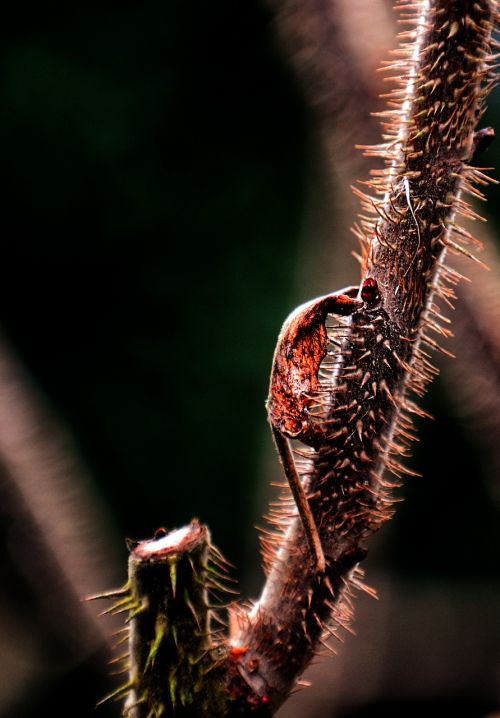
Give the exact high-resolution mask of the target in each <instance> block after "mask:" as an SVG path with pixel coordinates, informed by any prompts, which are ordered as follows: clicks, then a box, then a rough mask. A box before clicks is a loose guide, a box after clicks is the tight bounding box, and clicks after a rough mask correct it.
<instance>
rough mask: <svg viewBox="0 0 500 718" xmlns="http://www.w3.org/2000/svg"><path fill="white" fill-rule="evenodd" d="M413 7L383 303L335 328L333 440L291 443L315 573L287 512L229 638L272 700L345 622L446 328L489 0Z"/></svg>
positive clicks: (365, 231) (379, 236)
mask: <svg viewBox="0 0 500 718" xmlns="http://www.w3.org/2000/svg"><path fill="white" fill-rule="evenodd" d="M411 7H414V6H411ZM418 10H419V14H418V15H417V16H414V17H411V18H409V19H410V20H411V21H413V22H414V23H416V30H414V31H412V32H410V33H409V34H408V35H407V39H409V40H410V41H412V42H410V43H409V45H408V46H403V48H402V50H401V57H402V59H398V60H396V62H395V65H394V69H395V70H396V72H397V79H398V81H399V87H398V89H397V90H396V91H395V92H393V93H392V94H391V97H390V100H391V106H392V107H391V110H390V113H389V123H390V124H389V126H387V127H386V132H387V133H388V134H389V138H388V142H387V143H385V144H384V145H382V146H380V147H378V148H375V149H374V150H369V151H371V153H372V154H381V155H382V156H383V157H384V159H385V160H386V162H387V169H386V170H385V171H384V173H383V175H381V176H377V177H375V178H374V180H373V182H372V186H373V189H374V190H375V193H376V194H375V197H369V196H367V195H363V196H362V201H363V209H364V212H365V216H364V217H362V218H361V225H360V231H359V234H360V239H361V241H362V242H363V253H364V265H363V276H364V277H367V276H369V277H373V278H374V279H376V281H377V282H378V284H379V287H380V290H381V294H382V303H381V305H380V306H379V307H377V308H376V309H375V310H372V311H360V312H358V313H356V314H354V315H353V317H352V318H351V319H348V320H346V321H345V323H344V325H343V326H341V327H340V328H338V329H337V330H336V331H335V332H334V340H335V341H336V342H337V345H338V347H339V351H340V359H341V365H340V367H338V366H337V367H335V368H334V369H333V370H332V377H331V378H330V380H331V381H333V384H334V386H333V389H332V390H331V393H330V409H329V414H328V421H331V422H332V424H331V433H330V437H329V440H328V441H327V442H325V444H324V445H323V446H322V447H320V449H319V450H318V451H312V450H307V451H303V452H302V455H303V456H304V457H305V459H304V468H303V478H304V480H305V481H307V483H308V494H309V496H310V505H311V508H312V510H313V514H314V516H315V520H316V524H317V526H318V528H319V533H320V538H321V542H322V546H323V551H324V553H325V558H326V561H327V569H326V574H325V578H324V580H320V579H319V578H318V576H317V575H316V574H315V573H314V572H313V571H310V570H309V571H308V570H304V566H305V562H306V560H307V559H306V556H305V555H304V551H303V547H302V543H303V539H302V536H301V531H300V527H299V526H298V524H297V521H296V520H292V521H291V523H290V525H289V528H288V530H287V532H286V533H285V536H284V538H283V539H281V540H280V539H278V545H277V547H276V551H275V555H274V561H273V563H272V568H271V572H270V574H269V576H268V580H267V583H266V587H265V589H264V593H263V595H262V597H261V599H260V601H259V602H258V603H257V605H256V606H255V607H254V609H253V610H252V612H251V614H250V615H249V617H248V622H247V624H246V625H244V626H243V627H242V629H241V631H240V633H239V635H238V641H239V642H240V643H241V644H243V645H245V646H248V647H249V650H248V652H247V654H246V655H245V657H244V659H243V663H244V664H245V663H246V662H247V661H249V660H252V659H255V658H258V660H259V661H260V664H261V670H260V671H259V677H264V680H265V684H266V686H267V690H268V692H269V694H270V695H271V696H272V698H271V700H272V708H273V709H275V708H277V707H278V706H279V705H280V704H281V702H282V701H283V700H284V699H285V698H286V696H287V695H288V693H289V691H290V689H291V687H292V686H293V682H294V681H295V680H296V677H297V675H299V674H300V673H301V672H302V671H303V669H304V668H305V666H306V665H307V664H308V662H309V661H310V659H311V658H312V656H313V655H314V652H315V651H316V650H317V642H318V640H319V639H320V638H321V636H322V635H324V633H325V630H328V627H329V626H332V625H333V626H334V627H335V625H337V626H338V624H340V625H342V624H343V623H345V621H346V619H347V618H348V614H349V611H350V605H349V603H348V602H347V603H346V601H348V598H349V596H348V593H349V588H350V586H352V585H356V583H357V582H358V577H357V575H356V572H353V568H354V567H355V566H356V564H357V563H358V562H359V560H360V559H361V558H362V557H363V555H364V554H365V553H366V548H365V546H364V544H365V539H366V538H367V537H368V536H369V534H371V533H372V532H373V531H376V530H377V529H378V528H379V527H380V525H381V524H382V523H383V522H384V521H385V520H387V519H388V518H389V517H390V516H391V514H392V502H393V499H391V497H390V496H389V493H388V489H390V488H392V485H391V483H389V482H388V481H387V480H386V479H384V478H383V473H384V470H385V468H388V469H390V470H392V472H393V473H394V474H395V475H396V477H399V476H400V475H401V472H402V471H404V469H403V468H402V467H401V465H400V463H399V458H400V456H403V457H404V456H405V455H406V454H407V451H408V443H409V441H410V440H411V438H412V433H411V428H412V427H411V417H410V414H412V413H417V414H418V413H420V414H422V413H423V412H421V411H420V410H419V409H417V408H416V407H415V406H414V404H413V403H412V402H410V400H409V399H408V398H407V391H408V390H413V391H414V392H415V393H417V394H418V395H421V394H422V392H423V390H424V387H425V385H426V384H427V383H428V381H429V380H430V379H431V378H432V377H433V375H434V373H435V370H434V368H433V367H432V365H431V364H430V362H429V360H428V355H427V352H426V351H425V350H424V349H423V348H422V347H421V345H422V344H423V343H426V344H427V345H428V346H431V347H432V348H437V344H436V342H435V341H434V340H433V339H432V338H431V337H430V336H429V331H430V330H431V329H434V330H436V331H438V333H441V334H446V330H445V329H442V328H441V327H440V325H439V323H438V320H439V312H438V310H437V309H435V308H434V303H433V296H434V295H436V296H437V297H440V298H442V299H444V300H445V301H446V300H447V299H448V298H449V296H450V295H451V291H450V288H449V284H450V283H452V284H453V283H454V282H455V281H456V279H457V277H456V276H455V274H454V273H453V272H452V271H451V270H449V269H447V268H446V267H445V266H444V264H443V260H444V247H445V245H446V244H447V243H449V242H450V241H453V242H455V243H457V244H458V242H460V241H461V240H463V239H464V238H465V239H467V235H466V234H465V233H462V231H461V230H458V229H456V228H455V226H454V225H453V219H454V216H455V214H456V212H457V211H459V212H462V213H463V214H468V209H467V207H466V205H465V203H463V202H462V201H461V200H460V197H459V195H460V190H461V189H462V188H463V189H470V187H471V184H470V183H471V182H472V181H473V180H474V171H473V170H472V169H470V168H468V167H467V166H466V161H467V160H468V158H469V156H470V153H471V147H472V138H473V131H474V127H475V125H476V123H477V121H478V119H479V117H480V116H481V112H482V100H483V97H484V96H485V95H486V93H487V92H488V91H489V89H490V88H491V86H492V80H491V77H490V74H489V68H488V66H487V64H488V60H489V59H490V47H489V43H490V37H491V30H492V25H493V22H494V21H495V19H496V10H497V5H496V3H495V2H491V1H486V0H483V2H480V3H477V2H460V3H449V2H447V0H434V1H433V2H425V3H419V4H418ZM410 11H411V8H410ZM394 104H396V107H395V108H394ZM393 108H394V109H393ZM405 178H406V180H407V181H408V184H409V192H406V191H405V189H406V188H405V182H404V179H405ZM408 194H409V197H410V202H411V208H410V206H409V203H408ZM380 196H382V199H380ZM414 215H415V217H416V219H417V221H415V218H414ZM337 361H338V357H337ZM395 457H397V459H396V458H395ZM307 464H309V465H307ZM332 611H333V616H332ZM332 618H333V621H332ZM254 685H256V683H255V684H254Z"/></svg>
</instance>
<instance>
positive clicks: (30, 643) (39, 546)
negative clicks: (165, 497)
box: [0, 336, 117, 716]
mask: <svg viewBox="0 0 500 718" xmlns="http://www.w3.org/2000/svg"><path fill="white" fill-rule="evenodd" d="M108 526H109V518H108V517H107V516H106V514H105V511H104V508H103V507H102V504H101V503H100V501H99V500H98V498H97V496H96V494H95V491H94V489H93V487H92V483H91V481H90V479H89V477H88V475H87V474H86V473H85V471H84V470H83V468H82V466H81V464H80V463H79V460H78V458H77V451H76V447H75V445H74V443H73V441H72V440H71V438H70V436H69V435H68V434H67V432H66V431H64V430H63V429H62V427H61V426H60V424H59V423H58V422H57V420H56V419H55V417H54V416H53V415H52V413H51V411H50V410H49V408H48V406H47V404H46V402H45V401H44V400H43V399H42V398H41V396H40V395H39V393H38V392H37V391H36V390H35V388H34V387H33V386H32V384H31V382H30V380H29V378H28V377H27V375H26V373H25V372H24V371H23V369H22V368H21V366H20V364H19V361H18V360H17V358H16V357H15V356H14V354H13V353H12V351H11V349H10V347H9V345H8V343H7V342H6V340H5V338H4V337H2V336H0V557H1V558H0V565H1V572H2V581H1V584H0V657H1V659H0V660H1V665H2V680H1V681H0V714H1V715H2V716H10V715H19V711H21V713H20V714H21V715H23V713H22V710H26V704H27V705H28V706H30V705H32V706H37V709H39V710H42V709H43V706H44V705H47V710H49V707H48V706H49V704H50V714H51V715H57V706H59V707H60V708H61V710H62V709H64V707H65V705H67V702H68V701H69V700H70V691H69V690H66V691H64V690H59V691H57V692H56V694H54V688H53V685H52V684H53V683H54V681H56V680H63V679H64V680H65V683H66V685H67V687H68V689H69V687H70V686H69V684H70V683H71V675H72V673H73V672H74V671H75V670H76V671H77V672H80V676H79V678H78V679H77V680H76V681H73V683H72V685H71V688H72V691H73V692H75V695H76V696H78V699H76V700H75V699H73V705H72V708H71V714H72V715H81V716H84V715H85V716H87V715H90V712H91V711H92V710H93V706H94V705H95V702H96V700H97V698H98V696H99V690H102V688H100V686H98V679H97V676H98V674H99V672H101V668H100V666H102V665H103V658H105V656H106V652H107V646H108V641H109V639H108V638H107V637H106V634H107V633H108V631H110V630H111V625H112V624H111V623H110V622H108V623H107V624H106V623H105V622H103V621H99V622H96V616H95V610H92V611H91V610H90V609H89V607H88V605H87V604H85V603H82V596H84V595H85V594H86V593H88V592H89V591H92V590H97V588H98V587H100V586H102V584H103V582H109V581H110V580H116V578H117V572H116V570H115V566H116V562H115V561H114V558H115V557H114V556H113V553H112V551H111V546H112V541H111V536H110V532H109V531H108ZM85 666H86V668H85ZM23 705H24V709H23V708H22V706H23ZM28 710H29V707H28Z"/></svg>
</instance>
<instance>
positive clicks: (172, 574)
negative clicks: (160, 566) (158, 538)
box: [168, 558, 177, 598]
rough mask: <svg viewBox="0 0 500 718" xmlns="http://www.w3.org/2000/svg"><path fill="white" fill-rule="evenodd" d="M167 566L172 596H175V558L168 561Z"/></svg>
mask: <svg viewBox="0 0 500 718" xmlns="http://www.w3.org/2000/svg"><path fill="white" fill-rule="evenodd" d="M168 568H169V571H170V585H171V586H172V597H173V598H175V591H176V588H177V560H176V559H175V558H174V559H172V560H171V561H169V562H168Z"/></svg>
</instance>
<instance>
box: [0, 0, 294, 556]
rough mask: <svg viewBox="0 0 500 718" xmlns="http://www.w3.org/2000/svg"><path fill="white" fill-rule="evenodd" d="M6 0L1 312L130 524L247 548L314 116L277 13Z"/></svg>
mask: <svg viewBox="0 0 500 718" xmlns="http://www.w3.org/2000/svg"><path fill="white" fill-rule="evenodd" d="M10 12H11V17H10V23H9V25H8V28H7V29H6V28H5V27H4V31H3V32H4V35H5V34H6V32H7V33H8V35H7V37H4V43H3V51H2V81H1V96H2V98H1V99H2V108H3V109H2V113H1V117H0V153H1V157H2V168H3V174H4V181H5V184H4V193H3V201H2V218H3V221H2V224H3V261H2V263H1V267H0V273H1V274H0V293H1V296H0V302H1V319H2V322H3V324H4V327H5V328H6V330H7V332H8V335H9V337H10V338H11V339H12V341H13V342H14V344H15V347H16V348H17V350H18V352H19V353H20V354H21V357H22V359H23V360H24V361H25V362H26V364H27V366H28V367H29V369H30V371H31V372H32V374H33V375H34V377H35V379H36V381H37V382H38V383H39V385H40V386H41V387H42V388H43V391H44V392H45V393H46V395H47V396H48V397H49V398H50V400H51V402H52V403H53V404H54V405H55V407H56V409H57V410H58V412H59V413H60V415H62V416H63V417H64V419H65V421H66V422H67V424H68V425H69V427H70V429H71V430H72V432H73V433H74V435H75V436H76V438H77V441H78V442H79V445H80V449H81V453H82V457H83V458H84V460H85V462H86V463H87V465H88V466H89V467H90V469H91V470H92V472H93V474H94V476H95V478H96V481H97V483H98V486H99V488H100V490H102V492H103V495H104V497H105V499H106V501H107V503H108V505H109V506H110V507H111V510H112V513H113V517H114V520H115V522H116V527H117V532H118V533H119V534H120V535H122V536H124V535H127V536H132V537H134V538H144V537H147V536H149V535H151V533H152V531H153V530H154V529H155V528H156V527H157V526H159V525H166V526H168V527H169V528H172V527H174V526H177V525H182V524H183V523H184V522H186V521H188V520H189V519H190V518H191V517H192V516H193V515H197V516H198V517H199V518H200V519H201V520H203V521H206V522H208V523H209V524H210V525H211V526H212V528H213V531H214V533H215V535H216V536H217V541H218V542H219V543H220V544H221V545H224V546H226V547H227V552H228V553H229V555H230V557H231V560H233V561H235V562H238V563H239V562H240V560H241V559H242V549H241V547H242V527H243V526H244V525H246V524H247V523H248V522H249V521H251V519H250V514H251V510H252V508H253V506H252V495H253V481H254V477H255V472H256V466H257V460H258V443H257V442H258V434H259V433H260V432H261V431H262V426H263V425H264V423H265V412H264V401H265V398H266V393H267V381H268V372H269V369H270V363H271V358H272V351H273V345H274V338H275V335H276V333H277V330H278V328H279V325H280V322H281V321H282V319H283V317H284V315H285V314H286V313H287V309H288V307H289V305H290V297H289V284H290V276H291V272H292V269H293V267H294V261H295V256H294V252H295V246H296V241H297V228H298V225H299V218H300V216H301V209H302V191H303V175H304V144H305V111H304V108H303V106H302V102H301V100H300V99H299V94H298V91H297V90H296V88H295V87H294V84H293V80H292V76H291V71H290V70H288V69H287V68H286V67H285V62H284V60H283V59H282V58H280V57H279V56H278V53H277V50H276V49H275V46H274V37H273V33H272V29H271V28H270V16H269V14H268V13H267V12H266V11H265V9H264V8H262V7H261V6H259V5H257V4H256V3H253V2H250V3H238V4H236V3H233V2H220V3H215V4H214V3H210V4H209V3H189V2H188V3H185V2H182V3H181V2H172V1H170V2H155V1H148V2H143V3H137V2H123V3H109V2H108V3H90V4H89V3H79V2H76V3H68V4H57V3H55V4H53V5H49V6H48V7H44V9H43V10H42V9H41V8H40V7H35V6H33V7H30V9H29V12H28V13H26V10H25V8H24V7H23V6H19V8H18V9H17V12H16V9H15V8H11V10H10ZM27 15H28V16H27ZM259 419H260V424H259ZM231 507H233V508H232V509H231ZM234 507H238V508H237V510H234Z"/></svg>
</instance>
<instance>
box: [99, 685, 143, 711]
mask: <svg viewBox="0 0 500 718" xmlns="http://www.w3.org/2000/svg"><path fill="white" fill-rule="evenodd" d="M135 683H136V682H135V681H129V682H128V683H125V684H124V685H123V686H120V687H119V688H116V690H114V691H112V692H111V693H108V694H107V695H106V696H104V698H101V700H100V701H98V702H97V703H96V708H97V707H98V706H102V705H103V703H107V701H113V700H121V699H122V698H123V697H124V696H125V695H126V694H127V693H130V691H131V690H132V689H133V688H134V686H135Z"/></svg>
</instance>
